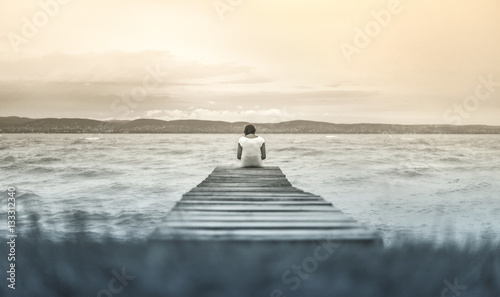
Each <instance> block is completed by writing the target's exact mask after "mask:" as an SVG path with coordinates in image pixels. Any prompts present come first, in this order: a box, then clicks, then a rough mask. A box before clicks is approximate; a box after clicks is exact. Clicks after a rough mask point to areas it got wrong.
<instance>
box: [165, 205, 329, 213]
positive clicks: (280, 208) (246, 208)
mask: <svg viewBox="0 0 500 297" xmlns="http://www.w3.org/2000/svg"><path fill="white" fill-rule="evenodd" d="M175 207H177V209H179V210H198V211H233V212H261V211H263V212H268V211H274V212H287V211H337V210H336V209H335V208H334V207H333V206H331V205H325V206H323V205H320V206H314V205H300V206H293V205H202V204H199V205H186V204H177V205H176V206H175Z"/></svg>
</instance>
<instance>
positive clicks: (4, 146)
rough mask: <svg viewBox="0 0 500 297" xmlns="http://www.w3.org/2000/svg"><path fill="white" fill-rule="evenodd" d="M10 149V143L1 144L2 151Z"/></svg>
mask: <svg viewBox="0 0 500 297" xmlns="http://www.w3.org/2000/svg"><path fill="white" fill-rule="evenodd" d="M8 149H10V146H8V145H3V146H0V151H3V150H8Z"/></svg>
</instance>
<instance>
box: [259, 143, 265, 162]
mask: <svg viewBox="0 0 500 297" xmlns="http://www.w3.org/2000/svg"><path fill="white" fill-rule="evenodd" d="M260 154H261V158H262V160H265V159H266V144H265V143H263V144H262V146H261V147H260Z"/></svg>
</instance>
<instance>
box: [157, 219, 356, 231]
mask: <svg viewBox="0 0 500 297" xmlns="http://www.w3.org/2000/svg"><path fill="white" fill-rule="evenodd" d="M164 227H170V228H183V229H228V230H236V229H297V230H298V229H349V228H359V227H362V225H361V224H360V223H358V222H353V221H334V222H276V221H274V222H231V223H230V224H229V223H228V222H227V221H222V222H220V221H219V222H217V221H171V220H169V221H167V222H166V223H165V224H164Z"/></svg>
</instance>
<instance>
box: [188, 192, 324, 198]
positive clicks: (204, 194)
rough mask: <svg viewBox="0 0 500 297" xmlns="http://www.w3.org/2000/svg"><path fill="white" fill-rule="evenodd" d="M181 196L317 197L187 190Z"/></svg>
mask: <svg viewBox="0 0 500 297" xmlns="http://www.w3.org/2000/svg"><path fill="white" fill-rule="evenodd" d="M182 196H183V197H240V198H245V197H262V198H273V197H278V198H287V197H290V198H307V197H311V198H313V197H315V198H317V197H319V196H315V195H312V194H309V193H294V192H290V193H278V192H275V193H264V192H254V193H252V192H240V193H238V192H230V193H217V192H189V193H186V194H184V195H182Z"/></svg>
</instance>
